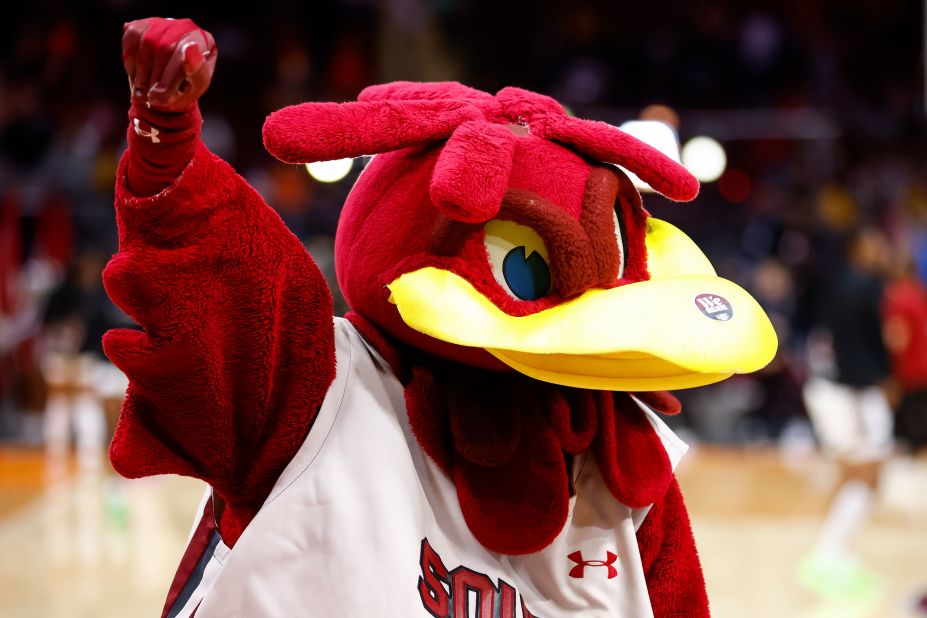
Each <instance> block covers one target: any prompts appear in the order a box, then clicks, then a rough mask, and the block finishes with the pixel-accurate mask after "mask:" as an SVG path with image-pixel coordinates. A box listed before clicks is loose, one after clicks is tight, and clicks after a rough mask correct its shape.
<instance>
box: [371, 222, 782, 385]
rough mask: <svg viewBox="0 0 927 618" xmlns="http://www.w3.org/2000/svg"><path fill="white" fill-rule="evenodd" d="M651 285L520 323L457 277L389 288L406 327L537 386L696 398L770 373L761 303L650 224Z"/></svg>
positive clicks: (770, 350)
mask: <svg viewBox="0 0 927 618" xmlns="http://www.w3.org/2000/svg"><path fill="white" fill-rule="evenodd" d="M647 252H648V269H649V271H650V274H651V278H650V280H648V281H641V282H638V283H631V284H628V285H623V286H620V287H617V288H613V289H610V290H602V289H592V290H588V291H587V292H585V293H583V294H582V295H581V296H579V297H577V298H574V299H572V300H570V301H567V302H565V303H563V304H561V305H558V306H556V307H551V308H550V309H546V310H544V311H540V312H538V313H535V314H531V315H527V316H523V317H514V316H511V315H508V314H507V313H504V312H503V311H501V310H500V309H499V308H497V307H496V306H495V305H494V304H493V303H492V302H490V301H489V300H488V299H487V298H486V297H485V296H483V295H482V294H480V293H479V292H478V291H477V290H476V289H475V288H474V287H473V286H472V285H471V284H470V283H469V282H468V281H466V280H465V279H463V278H462V277H460V276H459V275H456V274H454V273H452V272H449V271H445V270H441V269H438V268H432V267H428V268H423V269H420V270H416V271H413V272H410V273H406V274H404V275H402V276H400V277H399V278H398V279H396V280H395V281H393V282H392V283H391V284H389V289H390V292H391V298H390V299H391V301H392V302H393V303H395V304H396V307H397V308H398V310H399V314H400V315H401V317H402V319H403V321H405V323H406V324H408V325H409V326H410V327H412V328H414V329H415V330H418V331H420V332H422V333H425V334H426V335H430V336H432V337H435V338H436V339H440V340H442V341H446V342H448V343H453V344H457V345H462V346H468V347H479V348H484V349H486V350H487V351H488V352H490V353H491V354H492V355H494V356H495V357H496V358H498V359H499V360H501V361H502V362H504V363H505V364H507V365H509V366H510V367H512V368H513V369H515V370H517V371H519V372H521V373H523V374H525V375H527V376H530V377H532V378H535V379H538V380H543V381H545V382H553V383H555V384H562V385H565V386H572V387H578V388H591V389H597V390H622V391H646V390H664V389H680V388H690V387H694V386H702V385H705V384H711V383H712V382H718V381H720V380H723V379H725V378H727V377H730V376H731V375H733V374H735V373H750V372H752V371H756V370H757V369H760V368H762V367H764V366H765V365H766V364H767V363H769V362H770V361H771V360H772V358H773V356H774V355H775V353H776V347H777V339H776V333H775V331H774V330H773V327H772V324H770V322H769V319H768V318H767V317H766V314H765V313H763V310H762V309H761V308H760V306H759V305H758V304H757V302H756V301H755V300H754V299H753V298H752V297H751V296H750V295H749V294H747V292H745V291H744V290H743V289H742V288H740V287H739V286H737V285H736V284H734V283H732V282H730V281H728V280H726V279H722V278H720V277H718V276H717V275H715V272H714V269H713V268H712V267H711V264H710V263H709V262H708V260H707V258H705V256H704V254H702V252H701V251H700V250H699V249H698V247H696V246H695V244H694V243H693V242H692V241H691V240H690V239H689V238H688V237H687V236H686V235H685V234H683V233H682V232H680V231H679V230H678V229H677V228H675V227H674V226H672V225H670V224H669V223H666V222H664V221H660V220H658V219H652V218H651V219H650V220H649V221H648V229H647Z"/></svg>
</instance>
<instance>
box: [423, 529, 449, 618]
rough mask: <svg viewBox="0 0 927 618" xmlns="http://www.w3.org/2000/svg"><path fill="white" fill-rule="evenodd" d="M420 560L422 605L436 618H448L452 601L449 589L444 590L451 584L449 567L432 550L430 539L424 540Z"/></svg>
mask: <svg viewBox="0 0 927 618" xmlns="http://www.w3.org/2000/svg"><path fill="white" fill-rule="evenodd" d="M419 560H420V564H421V566H422V576H421V577H419V578H418V594H419V596H420V597H421V598H422V605H424V606H425V609H427V610H428V612H429V613H430V614H431V615H432V616H434V617H435V618H448V616H449V612H450V607H449V606H450V599H449V598H448V591H447V589H445V588H444V584H450V580H449V579H448V577H447V567H445V566H444V563H443V562H441V556H439V555H438V554H437V553H436V552H435V550H433V549H432V548H431V543H429V542H428V539H422V550H421V556H420V559H419Z"/></svg>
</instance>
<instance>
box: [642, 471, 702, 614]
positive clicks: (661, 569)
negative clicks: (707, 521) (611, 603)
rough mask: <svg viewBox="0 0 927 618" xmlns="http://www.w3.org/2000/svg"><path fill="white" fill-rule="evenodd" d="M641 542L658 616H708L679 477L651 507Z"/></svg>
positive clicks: (651, 593) (643, 561)
mask: <svg viewBox="0 0 927 618" xmlns="http://www.w3.org/2000/svg"><path fill="white" fill-rule="evenodd" d="M637 543H638V545H639V546H640V552H641V562H642V563H643V566H644V573H645V574H646V579H647V591H648V593H649V594H650V604H651V605H652V606H653V615H654V617H655V618H702V617H707V616H708V615H709V612H708V596H707V595H706V593H705V579H704V577H703V576H702V567H701V565H700V564H699V560H698V553H697V552H696V550H695V539H693V538H692V528H691V526H690V525H689V515H688V513H687V512H686V506H685V504H684V503H683V501H682V492H680V491H679V483H678V482H677V481H676V479H673V482H672V483H671V484H670V487H669V489H668V490H667V492H666V495H665V496H664V497H663V500H662V501H661V502H658V503H656V504H654V505H653V507H652V508H651V509H650V512H649V513H648V514H647V518H646V519H645V520H644V523H643V524H642V525H641V527H640V529H639V530H638V531H637Z"/></svg>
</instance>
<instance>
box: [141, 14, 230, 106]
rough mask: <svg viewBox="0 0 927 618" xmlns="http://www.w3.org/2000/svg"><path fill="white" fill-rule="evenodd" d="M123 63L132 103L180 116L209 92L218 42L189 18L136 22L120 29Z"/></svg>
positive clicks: (153, 19) (151, 19)
mask: <svg viewBox="0 0 927 618" xmlns="http://www.w3.org/2000/svg"><path fill="white" fill-rule="evenodd" d="M122 62H123V64H124V65H125V68H126V73H127V74H128V76H129V88H131V92H132V101H133V102H134V103H144V104H146V105H147V106H149V107H151V108H152V109H155V110H158V111H168V112H183V111H187V110H188V109H190V108H191V107H192V106H193V105H194V103H196V101H197V99H199V97H200V96H201V95H202V94H203V93H204V92H206V89H207V88H208V87H209V81H210V80H211V79H212V72H213V70H214V69H215V67H216V42H215V40H213V38H212V35H211V34H209V33H208V32H206V31H205V30H203V29H202V28H200V27H199V26H197V25H196V24H195V23H193V21H192V20H189V19H170V18H163V17H150V18H148V19H139V20H136V21H131V22H129V23H127V24H125V26H123V35H122Z"/></svg>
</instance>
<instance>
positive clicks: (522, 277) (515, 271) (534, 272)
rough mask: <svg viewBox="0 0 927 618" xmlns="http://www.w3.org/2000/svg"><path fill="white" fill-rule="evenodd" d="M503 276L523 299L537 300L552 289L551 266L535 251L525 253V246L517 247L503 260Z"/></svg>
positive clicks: (513, 290) (514, 291)
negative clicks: (529, 255)
mask: <svg viewBox="0 0 927 618" xmlns="http://www.w3.org/2000/svg"><path fill="white" fill-rule="evenodd" d="M502 276H503V277H505V282H506V283H507V284H508V286H509V289H510V290H512V294H514V295H515V296H517V297H518V298H520V299H521V300H537V299H539V298H541V297H542V296H545V295H546V294H547V292H549V291H550V267H548V266H547V262H545V261H544V258H543V257H541V254H540V253H538V252H537V251H535V252H534V253H532V254H531V257H527V256H526V255H525V248H524V247H515V248H514V249H512V250H511V251H509V252H508V253H507V254H506V255H505V259H504V260H502Z"/></svg>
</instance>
